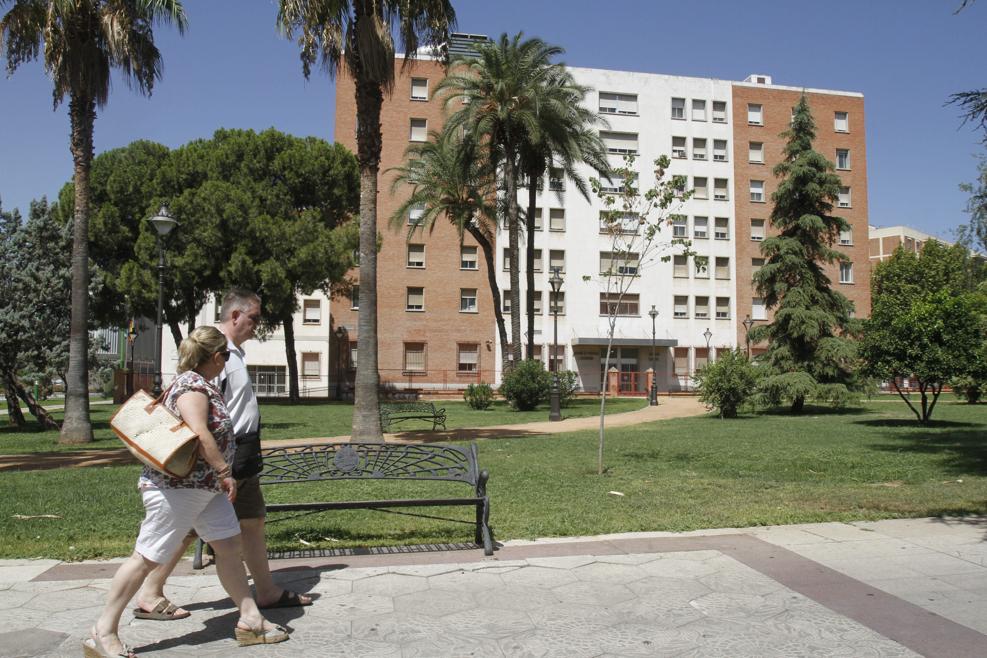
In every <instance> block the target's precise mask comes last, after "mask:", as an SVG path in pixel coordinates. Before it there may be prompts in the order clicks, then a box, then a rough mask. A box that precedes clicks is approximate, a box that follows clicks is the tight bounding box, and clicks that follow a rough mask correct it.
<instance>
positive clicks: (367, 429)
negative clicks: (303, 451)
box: [350, 3, 384, 443]
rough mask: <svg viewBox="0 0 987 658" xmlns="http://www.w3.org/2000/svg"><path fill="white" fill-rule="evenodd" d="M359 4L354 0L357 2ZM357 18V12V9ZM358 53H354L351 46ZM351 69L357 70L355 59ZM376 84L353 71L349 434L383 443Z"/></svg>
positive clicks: (379, 99) (379, 102) (380, 99)
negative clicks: (355, 296) (355, 293)
mask: <svg viewBox="0 0 987 658" xmlns="http://www.w3.org/2000/svg"><path fill="white" fill-rule="evenodd" d="M358 4H359V3H358ZM357 20H359V12H358V15H357ZM350 57H352V58H358V57H359V53H356V52H351V53H350ZM351 70H355V71H359V70H360V66H359V61H357V62H355V66H352V68H351ZM383 102H384V97H383V94H382V93H381V88H380V85H379V84H378V83H376V82H372V81H370V80H363V79H361V78H360V77H359V76H357V80H356V111H357V116H358V117H359V122H358V124H359V125H358V126H357V133H356V142H357V159H358V161H359V164H360V300H359V304H360V311H359V318H358V320H357V331H358V335H357V359H356V383H355V387H354V388H355V395H356V400H355V403H354V408H353V440H355V441H364V442H368V443H383V441H384V434H383V432H382V431H381V427H380V402H379V400H378V397H377V396H378V394H379V391H380V372H379V370H378V355H377V173H378V171H379V169H380V150H381V135H380V108H381V105H382V104H383Z"/></svg>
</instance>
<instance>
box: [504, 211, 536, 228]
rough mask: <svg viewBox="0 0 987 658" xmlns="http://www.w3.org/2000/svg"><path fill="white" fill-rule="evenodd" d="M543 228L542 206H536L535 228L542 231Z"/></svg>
mask: <svg viewBox="0 0 987 658" xmlns="http://www.w3.org/2000/svg"><path fill="white" fill-rule="evenodd" d="M505 228H507V227H505ZM541 228H542V223H541V208H539V207H538V206H535V223H534V227H533V229H534V230H535V231H540V230H541Z"/></svg>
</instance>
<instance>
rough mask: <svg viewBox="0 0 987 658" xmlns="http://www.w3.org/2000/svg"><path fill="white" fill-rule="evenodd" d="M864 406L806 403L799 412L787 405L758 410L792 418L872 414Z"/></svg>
mask: <svg viewBox="0 0 987 658" xmlns="http://www.w3.org/2000/svg"><path fill="white" fill-rule="evenodd" d="M873 413H874V412H873V411H872V410H871V409H868V408H866V407H823V406H818V405H806V406H805V407H804V408H803V409H802V411H801V412H799V413H792V411H791V409H790V408H789V407H770V408H768V409H764V410H762V411H759V412H758V415H760V416H790V417H792V418H809V417H811V416H863V415H867V414H873Z"/></svg>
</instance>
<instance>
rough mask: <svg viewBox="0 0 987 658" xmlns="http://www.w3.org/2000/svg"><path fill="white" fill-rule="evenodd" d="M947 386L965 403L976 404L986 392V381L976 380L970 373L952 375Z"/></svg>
mask: <svg viewBox="0 0 987 658" xmlns="http://www.w3.org/2000/svg"><path fill="white" fill-rule="evenodd" d="M949 386H950V387H951V388H952V389H953V393H955V394H956V397H958V398H959V399H961V400H965V401H966V403H967V404H977V403H978V402H980V399H981V398H982V397H984V394H987V382H984V381H977V379H976V378H975V377H973V376H972V375H962V376H960V377H953V378H952V379H951V380H949Z"/></svg>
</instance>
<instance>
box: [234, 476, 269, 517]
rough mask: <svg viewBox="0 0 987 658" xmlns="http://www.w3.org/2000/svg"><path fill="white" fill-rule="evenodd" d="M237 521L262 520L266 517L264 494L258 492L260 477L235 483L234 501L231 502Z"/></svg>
mask: <svg viewBox="0 0 987 658" xmlns="http://www.w3.org/2000/svg"><path fill="white" fill-rule="evenodd" d="M233 509H234V510H236V518H238V519H241V520H242V519H263V518H264V517H265V516H267V506H266V505H265V504H264V494H262V493H261V491H260V475H259V474H258V475H254V476H252V477H249V478H246V479H244V480H237V482H236V500H234V501H233Z"/></svg>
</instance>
